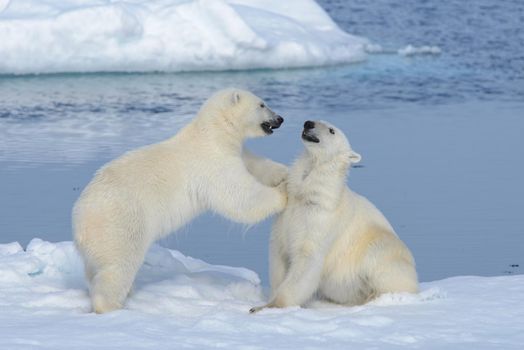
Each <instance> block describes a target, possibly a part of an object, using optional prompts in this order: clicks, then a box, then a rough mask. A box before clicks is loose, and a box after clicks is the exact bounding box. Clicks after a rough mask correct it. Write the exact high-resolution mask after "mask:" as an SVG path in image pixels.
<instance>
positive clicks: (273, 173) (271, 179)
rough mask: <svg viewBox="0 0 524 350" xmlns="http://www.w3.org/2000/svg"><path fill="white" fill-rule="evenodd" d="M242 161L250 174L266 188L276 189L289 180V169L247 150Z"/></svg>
mask: <svg viewBox="0 0 524 350" xmlns="http://www.w3.org/2000/svg"><path fill="white" fill-rule="evenodd" d="M242 160H243V161H244V163H245V164H246V168H247V170H248V171H249V173H250V174H251V175H253V176H254V177H255V178H256V179H257V180H258V181H260V183H262V184H264V185H266V186H269V187H275V186H278V185H279V184H280V183H282V182H283V181H285V180H286V179H287V176H288V168H287V166H285V165H283V164H280V163H277V162H275V161H273V160H271V159H267V158H263V157H259V156H257V155H255V154H253V153H251V152H250V151H248V150H247V149H244V150H243V151H242Z"/></svg>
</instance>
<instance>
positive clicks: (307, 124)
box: [304, 120, 315, 129]
mask: <svg viewBox="0 0 524 350" xmlns="http://www.w3.org/2000/svg"><path fill="white" fill-rule="evenodd" d="M313 128H315V122H312V121H311V120H308V121H307V122H305V123H304V129H313Z"/></svg>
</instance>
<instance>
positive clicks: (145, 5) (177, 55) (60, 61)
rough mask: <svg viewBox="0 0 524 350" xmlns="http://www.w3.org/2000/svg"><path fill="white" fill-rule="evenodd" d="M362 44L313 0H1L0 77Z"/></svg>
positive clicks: (197, 67)
mask: <svg viewBox="0 0 524 350" xmlns="http://www.w3.org/2000/svg"><path fill="white" fill-rule="evenodd" d="M368 44H369V42H368V41H367V40H366V39H365V38H361V37H358V36H354V35H351V34H348V33H346V32H344V31H343V30H342V29H340V28H339V27H338V25H337V24H336V23H335V22H334V21H333V20H332V19H331V18H330V17H329V15H328V14H327V13H326V12H325V11H324V10H323V9H322V8H321V7H320V6H319V5H318V4H317V3H316V2H315V1H313V0H288V1H278V0H267V1H265V0H264V1H263V0H127V1H120V0H47V1H41V0H0V74H38V73H66V72H80V73H84V72H159V71H161V72H181V71H203V70H213V71H214V70H240V69H265V68H269V69H271V68H293V67H306V66H322V65H331V64H342V63H349V62H355V61H360V60H363V59H365V57H366V46H367V45H368Z"/></svg>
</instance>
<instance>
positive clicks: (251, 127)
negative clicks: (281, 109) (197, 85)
mask: <svg viewBox="0 0 524 350" xmlns="http://www.w3.org/2000/svg"><path fill="white" fill-rule="evenodd" d="M210 118H211V119H212V121H211V123H212V124H214V125H215V126H216V127H218V128H220V129H223V128H225V130H226V131H230V134H231V133H234V134H236V135H237V136H238V137H240V138H242V139H243V138H251V137H259V136H265V135H270V134H272V133H273V130H274V129H277V128H279V127H280V125H282V123H283V122H284V118H282V117H281V116H280V115H278V114H277V113H275V112H273V111H272V110H271V109H270V108H269V107H268V106H267V104H266V103H265V102H264V100H262V99H261V98H260V97H258V96H256V95H254V94H253V93H251V92H249V91H246V90H241V89H235V88H230V89H225V90H220V91H218V92H217V93H215V94H214V95H213V96H211V97H210V98H209V100H207V102H206V103H205V104H204V106H203V107H202V109H201V111H200V113H199V119H202V120H206V122H207V121H209V120H210Z"/></svg>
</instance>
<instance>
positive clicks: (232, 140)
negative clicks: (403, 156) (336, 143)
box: [73, 89, 287, 313]
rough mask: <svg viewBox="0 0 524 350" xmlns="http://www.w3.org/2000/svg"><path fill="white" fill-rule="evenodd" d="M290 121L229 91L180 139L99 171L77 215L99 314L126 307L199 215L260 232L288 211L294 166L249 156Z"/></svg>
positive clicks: (127, 156)
mask: <svg viewBox="0 0 524 350" xmlns="http://www.w3.org/2000/svg"><path fill="white" fill-rule="evenodd" d="M283 121H284V120H283V118H282V117H281V116H279V115H277V114H276V113H275V112H273V111H272V110H271V109H269V108H268V107H267V105H266V104H265V103H264V101H263V100H262V99H260V98H259V97H257V96H255V95H254V94H252V93H250V92H248V91H243V90H239V89H226V90H222V91H219V92H217V93H216V94H215V95H213V96H212V97H211V98H210V99H209V100H207V101H206V102H205V104H204V105H203V106H202V107H201V109H200V111H199V112H198V115H197V116H196V117H195V118H194V119H193V120H192V121H191V122H190V123H189V124H188V125H187V126H185V127H184V128H182V129H181V130H180V131H179V132H178V133H177V134H176V135H175V136H173V137H172V138H170V139H167V140H165V141H163V142H160V143H157V144H153V145H150V146H146V147H143V148H140V149H137V150H134V151H131V152H128V153H126V154H124V155H123V156H121V157H120V158H117V159H115V160H113V161H111V162H109V163H108V164H106V165H105V166H103V167H102V168H101V169H100V170H98V172H97V173H96V175H95V176H94V178H93V179H92V181H91V182H90V183H89V184H88V185H87V187H86V188H85V190H84V191H83V192H82V194H81V196H80V198H79V199H78V200H77V202H76V204H75V206H74V208H73V231H74V239H75V243H76V246H77V248H78V250H79V251H80V253H81V255H82V257H83V259H84V263H85V271H86V277H87V279H88V282H89V289H90V296H91V301H92V306H93V309H94V311H95V312H97V313H104V312H108V311H111V310H115V309H118V308H121V307H122V305H123V303H124V301H125V299H126V297H127V294H128V292H129V290H130V288H131V286H132V283H133V281H134V279H135V275H136V273H137V271H138V269H139V267H140V266H141V264H142V262H143V259H144V256H145V254H146V252H147V250H148V248H149V246H150V245H151V243H153V242H154V241H155V240H158V239H159V238H161V237H163V236H165V235H167V234H169V233H170V232H173V231H175V230H176V229H177V228H179V227H181V226H182V225H184V224H185V223H187V222H188V221H190V220H191V219H192V218H194V217H195V216H197V215H198V214H200V213H202V212H204V211H206V210H212V211H215V212H217V213H219V214H221V215H223V216H225V217H226V218H229V219H230V220H233V221H236V222H240V223H246V224H253V223H256V222H258V221H261V220H263V219H265V218H266V217H268V216H270V215H272V214H275V213H277V212H279V211H282V210H283V208H284V207H285V204H286V201H287V194H286V191H285V186H283V185H282V186H279V187H278V185H279V184H280V183H281V182H282V181H283V180H284V179H285V178H286V176H287V167H286V166H284V165H282V164H279V163H276V162H273V161H271V160H269V159H264V158H260V157H257V156H255V155H254V154H252V153H250V152H248V151H247V150H245V149H243V141H244V140H245V139H246V138H252V137H258V136H264V135H269V134H272V133H273V129H276V128H278V127H279V126H280V125H281V124H282V122H283Z"/></svg>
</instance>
